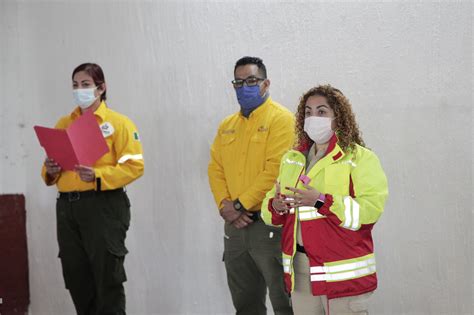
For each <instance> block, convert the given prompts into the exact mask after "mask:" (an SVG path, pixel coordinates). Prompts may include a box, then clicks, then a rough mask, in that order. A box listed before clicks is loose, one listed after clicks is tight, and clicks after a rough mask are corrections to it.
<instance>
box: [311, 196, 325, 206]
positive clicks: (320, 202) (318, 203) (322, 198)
mask: <svg viewBox="0 0 474 315" xmlns="http://www.w3.org/2000/svg"><path fill="white" fill-rule="evenodd" d="M325 201H326V195H325V194H320V195H319V197H318V200H316V203H315V204H314V207H315V208H316V209H320V208H321V207H322V206H324V202H325Z"/></svg>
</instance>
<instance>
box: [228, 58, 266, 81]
mask: <svg viewBox="0 0 474 315" xmlns="http://www.w3.org/2000/svg"><path fill="white" fill-rule="evenodd" d="M245 65H256V66H257V67H258V72H259V73H260V75H261V77H262V78H263V79H266V78H267V68H266V67H265V65H264V64H263V60H262V59H260V58H258V57H249V56H245V57H242V58H240V59H239V60H237V62H236V63H235V67H234V74H235V70H236V69H237V67H240V66H245Z"/></svg>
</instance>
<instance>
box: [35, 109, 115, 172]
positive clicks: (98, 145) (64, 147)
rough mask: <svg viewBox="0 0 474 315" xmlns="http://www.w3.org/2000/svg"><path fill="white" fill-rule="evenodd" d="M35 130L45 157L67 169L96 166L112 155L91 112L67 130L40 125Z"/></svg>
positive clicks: (84, 114) (83, 115)
mask: <svg viewBox="0 0 474 315" xmlns="http://www.w3.org/2000/svg"><path fill="white" fill-rule="evenodd" d="M34 129H35V132H36V136H37V137H38V140H39V142H40V144H41V146H42V147H43V148H44V149H45V151H46V155H47V156H48V157H49V158H51V159H54V161H55V162H57V163H58V164H59V165H60V166H61V168H63V169H64V170H68V171H72V170H74V166H75V165H84V166H93V165H94V163H95V162H96V161H97V160H98V159H100V158H101V157H102V156H103V155H104V154H106V153H107V152H109V147H108V146H107V143H106V142H105V139H104V136H103V135H102V131H101V130H100V127H99V125H98V124H97V121H96V119H95V117H94V113H92V112H91V111H87V112H85V113H83V114H82V115H81V117H79V118H78V119H76V120H75V121H74V122H73V123H72V124H71V125H70V126H69V127H68V128H67V129H53V128H46V127H40V126H35V127H34Z"/></svg>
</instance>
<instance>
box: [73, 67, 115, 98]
mask: <svg viewBox="0 0 474 315" xmlns="http://www.w3.org/2000/svg"><path fill="white" fill-rule="evenodd" d="M81 71H84V72H85V73H87V74H88V75H90V76H91V77H92V80H94V83H95V85H96V86H99V85H101V84H103V83H105V77H104V71H102V68H101V67H100V66H99V65H98V64H95V63H90V62H88V63H83V64H82V65H79V66H77V67H76V69H74V71H73V72H72V79H73V80H74V75H75V74H76V73H78V72H81ZM106 99H107V91H104V93H102V94H101V95H100V100H101V101H105V100H106Z"/></svg>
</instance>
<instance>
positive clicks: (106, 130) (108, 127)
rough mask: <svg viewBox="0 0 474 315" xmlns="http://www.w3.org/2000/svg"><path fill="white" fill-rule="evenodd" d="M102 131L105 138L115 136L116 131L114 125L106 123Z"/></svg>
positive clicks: (101, 127) (101, 126)
mask: <svg viewBox="0 0 474 315" xmlns="http://www.w3.org/2000/svg"><path fill="white" fill-rule="evenodd" d="M100 130H101V131H102V135H103V136H104V138H107V137H109V136H111V135H113V134H114V131H115V129H114V126H112V124H111V123H109V122H105V123H103V124H102V125H100Z"/></svg>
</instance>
